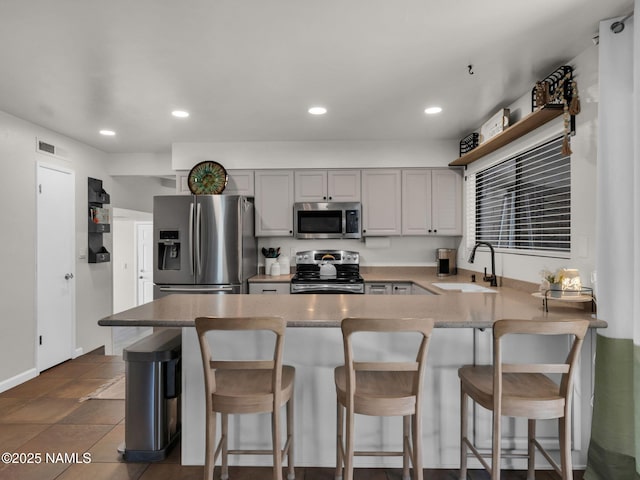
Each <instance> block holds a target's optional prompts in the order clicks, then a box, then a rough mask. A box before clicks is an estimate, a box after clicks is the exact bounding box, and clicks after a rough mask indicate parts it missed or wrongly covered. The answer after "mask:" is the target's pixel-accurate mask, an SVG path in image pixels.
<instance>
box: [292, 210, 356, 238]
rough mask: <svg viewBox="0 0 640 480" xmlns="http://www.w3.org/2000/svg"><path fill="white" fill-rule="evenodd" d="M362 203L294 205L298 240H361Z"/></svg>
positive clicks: (294, 219) (295, 228) (294, 220)
mask: <svg viewBox="0 0 640 480" xmlns="http://www.w3.org/2000/svg"><path fill="white" fill-rule="evenodd" d="M361 212H362V208H361V205H360V202H332V203H328V202H325V203H310V202H301V203H295V204H294V205H293V216H294V217H293V224H294V230H295V237H296V238H305V239H313V238H360V237H361V236H362V233H361V231H362V230H361V229H362V225H361V223H360V218H361V215H362V213H361Z"/></svg>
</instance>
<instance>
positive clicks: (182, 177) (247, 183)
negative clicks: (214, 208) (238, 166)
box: [176, 170, 254, 197]
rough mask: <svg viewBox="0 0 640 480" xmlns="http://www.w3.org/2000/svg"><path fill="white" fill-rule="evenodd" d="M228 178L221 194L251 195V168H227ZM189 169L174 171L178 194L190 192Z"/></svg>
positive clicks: (252, 190)
mask: <svg viewBox="0 0 640 480" xmlns="http://www.w3.org/2000/svg"><path fill="white" fill-rule="evenodd" d="M227 175H228V176H229V179H228V181H227V186H226V187H225V189H224V190H223V192H222V195H246V196H247V197H253V194H254V189H253V170H227ZM188 180H189V170H179V171H177V172H176V193H177V194H178V195H185V194H190V193H191V190H189V183H188Z"/></svg>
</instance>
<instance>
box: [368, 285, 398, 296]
mask: <svg viewBox="0 0 640 480" xmlns="http://www.w3.org/2000/svg"><path fill="white" fill-rule="evenodd" d="M364 293H365V294H367V295H390V294H391V284H390V283H365V285H364Z"/></svg>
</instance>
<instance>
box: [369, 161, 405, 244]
mask: <svg viewBox="0 0 640 480" xmlns="http://www.w3.org/2000/svg"><path fill="white" fill-rule="evenodd" d="M401 184H402V176H401V171H400V170H392V169H376V170H363V171H362V211H363V221H362V235H363V236H365V237H371V236H388V235H400V234H402V216H401V215H402V198H401Z"/></svg>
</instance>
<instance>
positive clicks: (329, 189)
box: [295, 170, 360, 202]
mask: <svg viewBox="0 0 640 480" xmlns="http://www.w3.org/2000/svg"><path fill="white" fill-rule="evenodd" d="M295 201H296V202H359V201H360V171H359V170H296V172H295Z"/></svg>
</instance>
